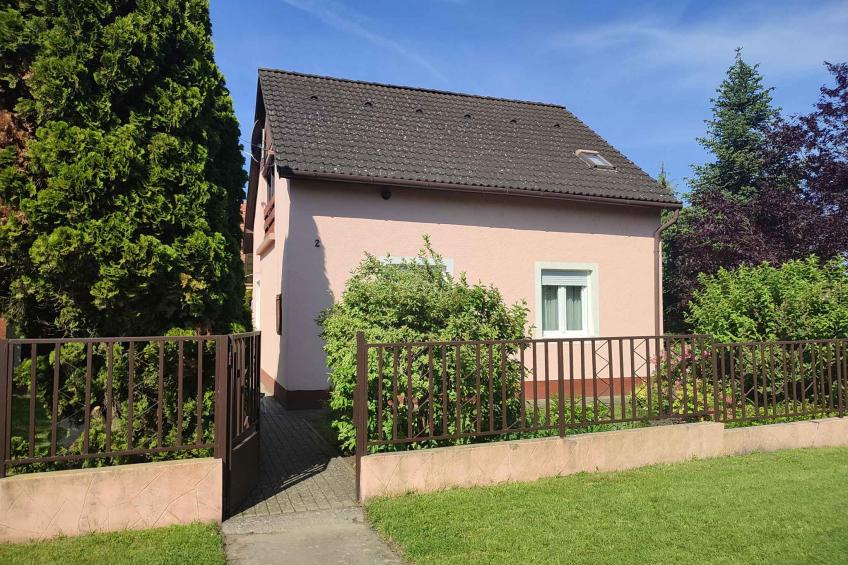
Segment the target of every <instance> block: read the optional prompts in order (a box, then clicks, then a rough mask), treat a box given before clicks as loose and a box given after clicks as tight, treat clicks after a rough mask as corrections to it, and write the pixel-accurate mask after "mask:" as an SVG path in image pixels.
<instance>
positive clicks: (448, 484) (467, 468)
mask: <svg viewBox="0 0 848 565" xmlns="http://www.w3.org/2000/svg"><path fill="white" fill-rule="evenodd" d="M839 445H848V419H840V418H829V419H823V420H810V421H804V422H791V423H785V424H771V425H765V426H753V427H749V428H735V429H729V430H726V429H725V428H724V424H720V423H713V422H700V423H695V424H678V425H669V426H654V427H648V428H637V429H632V430H620V431H614V432H598V433H591V434H578V435H573V436H567V437H565V438H559V437H553V438H544V439H528V440H516V441H503V442H494V443H484V444H476V445H467V446H457V447H441V448H436V449H424V450H419V451H403V452H395V453H380V454H375V455H368V456H366V457H363V458H362V483H361V495H362V500H363V501H364V500H368V499H370V498H374V497H376V496H395V495H400V494H406V493H410V492H433V491H437V490H442V489H446V488H452V487H473V486H485V485H494V484H498V483H505V482H525V481H534V480H536V479H539V478H542V477H554V476H561V475H571V474H574V473H580V472H598V471H621V470H625V469H633V468H636V467H643V466H646V465H654V464H657V463H674V462H679V461H686V460H688V459H696V458H708V457H719V456H722V455H739V454H744V453H751V452H754V451H775V450H778V449H793V448H801V447H828V446H839Z"/></svg>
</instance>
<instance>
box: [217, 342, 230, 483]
mask: <svg viewBox="0 0 848 565" xmlns="http://www.w3.org/2000/svg"><path fill="white" fill-rule="evenodd" d="M229 353H230V340H229V338H228V337H227V336H225V335H217V336H215V449H214V455H215V457H216V458H218V459H226V455H227V445H228V444H229V426H228V425H227V424H228V420H229V413H230V410H229V408H230V406H229V404H230V403H229V389H230V386H229V385H230V383H229V374H228V373H229V371H228V369H229ZM224 463H225V464H224V469H225V472H226V466H227V465H226V461H225V462H224Z"/></svg>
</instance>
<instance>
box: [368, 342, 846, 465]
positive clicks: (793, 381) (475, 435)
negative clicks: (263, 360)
mask: <svg viewBox="0 0 848 565" xmlns="http://www.w3.org/2000/svg"><path fill="white" fill-rule="evenodd" d="M846 349H848V339H833V340H810V341H779V342H762V343H759V342H758V343H718V342H716V341H715V340H714V339H713V338H712V337H711V336H705V335H675V336H628V337H610V338H580V339H520V340H483V341H446V342H435V341H433V342H419V343H367V342H366V340H365V337H364V335H363V334H362V333H359V334H358V335H357V386H356V391H355V398H354V420H355V424H356V429H357V445H356V452H357V456H358V457H361V456H362V455H363V454H365V453H367V452H370V451H379V450H397V449H407V448H420V447H433V446H438V445H451V444H456V443H471V442H475V441H486V440H487V439H498V438H501V439H502V438H504V437H506V438H518V437H528V436H545V435H560V436H564V435H566V434H567V433H569V432H570V431H580V430H582V431H592V430H603V429H616V428H620V427H626V426H628V425H632V426H635V425H640V423H644V422H650V421H656V420H669V421H698V420H712V421H720V422H726V423H732V424H734V425H744V423H745V422H751V421H763V420H774V421H781V420H787V419H802V418H813V417H823V416H830V415H833V416H842V415H843V414H844V412H845V404H846V398H845V392H846V390H845V387H846V381H848V351H846ZM357 467H358V466H357Z"/></svg>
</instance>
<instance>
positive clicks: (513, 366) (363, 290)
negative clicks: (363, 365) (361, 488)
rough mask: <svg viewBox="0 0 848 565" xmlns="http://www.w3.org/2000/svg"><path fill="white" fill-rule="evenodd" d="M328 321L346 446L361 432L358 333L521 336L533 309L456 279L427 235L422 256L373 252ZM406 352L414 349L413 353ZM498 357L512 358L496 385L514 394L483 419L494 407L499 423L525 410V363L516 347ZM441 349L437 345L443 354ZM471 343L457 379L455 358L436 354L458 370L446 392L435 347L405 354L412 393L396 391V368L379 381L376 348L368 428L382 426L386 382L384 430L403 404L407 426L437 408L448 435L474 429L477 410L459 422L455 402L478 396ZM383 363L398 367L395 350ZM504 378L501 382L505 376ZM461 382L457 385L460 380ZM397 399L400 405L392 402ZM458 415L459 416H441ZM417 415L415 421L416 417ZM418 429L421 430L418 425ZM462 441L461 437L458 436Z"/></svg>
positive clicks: (324, 328)
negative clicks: (436, 381)
mask: <svg viewBox="0 0 848 565" xmlns="http://www.w3.org/2000/svg"><path fill="white" fill-rule="evenodd" d="M317 322H318V324H319V325H320V326H321V336H322V338H323V339H324V343H325V346H324V348H325V351H326V352H327V364H328V366H329V368H330V382H331V384H332V390H331V392H330V409H331V411H332V415H333V427H334V428H335V429H336V430H337V432H338V435H339V443H340V445H341V447H342V448H343V449H347V450H350V449H353V447H354V446H355V439H356V433H355V429H354V427H353V423H352V412H353V390H354V386H355V383H356V332H357V331H360V330H361V331H364V332H365V336H366V339H367V340H368V341H369V342H372V343H373V342H384V343H385V342H409V341H430V340H436V341H447V340H482V339H512V340H514V339H521V338H523V337H524V331H525V328H526V326H527V307H526V305H525V304H524V303H519V304H514V305H511V306H507V305H506V304H505V303H504V300H503V297H502V296H501V293H500V292H499V291H498V290H497V289H496V288H495V287H493V286H491V285H485V284H480V283H478V284H469V282H468V280H467V279H466V276H465V274H462V275H460V276H459V277H458V278H456V279H454V278H452V277H450V276H447V275H446V274H445V264H444V261H443V260H442V257H441V256H440V255H439V254H438V253H436V252H435V251H433V249H432V247H431V245H430V242H429V240H428V238H427V237H425V238H424V246H423V248H422V249H421V251H420V252H419V254H418V258H417V260H414V261H402V262H401V263H400V264H387V263H386V262H384V261H381V260H379V259H377V258H376V257H373V256H371V255H366V257H365V259H364V260H363V261H362V262H361V263H360V264H359V266H358V267H357V268H356V269H355V270H354V271H353V274H352V276H351V278H350V280H349V281H348V282H347V287H346V289H345V291H344V293H343V294H342V296H341V300H340V301H339V302H338V303H337V304H334V305H333V306H331V307H330V308H328V309H326V310H325V311H324V312H322V313H321V315H320V316H319V318H318V320H317ZM406 353H408V354H409V355H408V356H407V355H406ZM495 353H496V357H495V358H496V359H500V358H501V357H500V356H501V353H503V355H504V358H507V357H509V360H507V361H505V370H504V371H495V373H496V375H493V378H494V390H498V391H500V390H501V385H502V384H503V387H504V390H505V391H506V396H507V398H508V400H507V402H506V405H507V412H508V413H507V414H502V413H501V412H502V407H503V404H502V403H501V402H500V399H498V400H499V401H498V402H492V403H491V405H490V403H487V402H481V403H480V406H481V407H480V410H481V411H482V412H481V414H479V416H480V418H481V419H482V420H483V421H488V419H489V416H490V413H491V415H492V416H493V417H495V416H496V418H497V421H498V422H501V421H503V420H506V421H510V422H511V421H514V420H515V419H516V417H517V414H518V409H519V405H520V401H519V400H518V394H517V391H518V387H520V386H521V376H520V375H521V368H520V365H519V364H518V363H517V362H516V361H515V360H514V358H513V357H512V354H513V353H514V351H512V350H511V349H510V347H505V348H504V351H503V352H501V351H500V350H498V351H496V352H495ZM438 354H439V351H438V350H436V355H438ZM474 354H475V352H474V351H472V349H471V348H467V347H466V348H462V350H461V352H460V367H461V368H460V376H459V378H458V379H456V377H455V374H456V370H455V369H456V367H455V365H456V357H455V355H453V354H448V355H445V357H444V359H437V360H436V363H437V366H439V367H441V363H442V362H444V367H445V368H446V370H447V373H448V374H450V375H453V376H454V377H452V378H453V380H451V381H450V382H451V385H450V386H449V387H445V389H444V390H439V389H437V390H434V391H432V392H433V394H432V395H431V394H430V391H431V389H429V388H428V385H429V382H428V381H427V373H428V371H427V368H428V363H429V359H428V350H427V349H426V348H413V349H412V350H410V351H409V352H405V355H404V358H403V359H402V364H403V365H402V366H403V371H404V374H406V367H407V363H410V366H411V369H412V370H411V371H410V374H412V375H413V376H412V377H411V383H407V384H411V388H412V395H408V394H407V392H408V389H407V388H406V387H404V390H403V391H401V392H400V393H399V394H397V395H395V396H393V397H391V396H388V394H389V391H390V390H391V380H390V376H391V371H385V372H384V374H383V376H382V380H381V382H380V384H379V385H378V384H377V383H378V374H377V369H376V366H377V363H376V362H375V360H376V351H373V350H372V359H371V362H370V363H369V375H368V380H369V401H370V407H369V408H370V409H369V418H370V419H369V423H368V425H369V433H370V434H371V436H370V437H373V436H374V434H375V433H376V431H377V429H378V422H376V419H375V418H376V417H375V405H376V398H377V387H378V386H381V387H382V389H381V390H382V395H381V396H382V398H383V399H384V401H385V405H384V406H385V407H386V410H385V411H384V414H383V415H384V417H383V421H382V422H380V423H379V426H380V427H381V428H382V430H383V432H385V433H389V434H390V433H391V426H392V422H391V416H392V411H391V410H390V409H388V407H389V406H390V405H393V406H394V408H395V409H396V410H397V417H398V419H399V423H400V426H399V427H400V428H401V429H402V430H406V429H407V425H413V424H414V425H415V426H418V425H420V422H419V419H420V418H421V417H422V414H423V413H424V412H423V411H422V408H424V407H426V412H427V414H429V410H430V408H431V407H432V410H433V413H434V420H435V421H437V422H440V423H441V422H445V426H446V427H445V428H443V429H441V430H440V431H442V432H444V433H456V432H457V431H470V427H468V426H472V425H473V423H472V420H473V421H475V422H476V419H477V416H478V415H477V413H472V411H471V410H466V411H464V413H463V419H462V420H461V421H460V422H459V428H458V427H457V423H456V421H455V419H454V417H453V411H452V407H455V406H456V403H457V399H459V401H460V402H462V403H466V402H468V401H469V400H470V399H472V398H474V394H475V380H474V379H475V374H474V372H473V371H472V370H471V367H472V365H473V363H474ZM383 362H384V364H385V366H386V367H392V365H391V364H392V363H393V362H394V359H393V358H392V355H391V354H390V352H389V351H384V359H383ZM502 378H503V379H504V381H501V380H500V379H502ZM457 382H458V383H459V386H455V385H456V383H457ZM409 398H414V399H416V404H415V405H414V406H412V410H409V408H410V407H409V406H408V405H407V403H406V402H404V400H405V399H409ZM392 403H394V404H392ZM446 414H451V415H452V417H450V418H447V417H445V419H444V420H442V416H443V415H444V416H446ZM410 419H413V420H414V421H413V422H410ZM416 429H418V428H416ZM455 443H461V441H457V442H455Z"/></svg>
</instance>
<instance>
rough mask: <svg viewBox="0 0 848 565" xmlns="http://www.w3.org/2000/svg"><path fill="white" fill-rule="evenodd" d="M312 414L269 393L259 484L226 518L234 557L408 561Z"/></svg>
mask: <svg viewBox="0 0 848 565" xmlns="http://www.w3.org/2000/svg"><path fill="white" fill-rule="evenodd" d="M309 415H310V414H309V413H308V412H305V411H288V410H285V409H283V407H282V406H280V405H279V404H278V403H277V402H276V401H275V400H273V399H272V398H270V397H266V398H263V399H262V406H261V418H262V421H261V426H260V445H261V450H262V451H261V462H260V469H259V471H260V479H259V484H258V485H257V486H256V488H255V489H254V490H253V492H252V493H251V494H250V495H249V496H248V498H247V499H246V501H245V503H244V505H243V507H242V509H241V510H240V511H239V513H238V514H236V515H235V516H233V517H232V518H230V519H229V520H227V521H226V522H224V525H223V532H224V542H225V545H226V551H227V559H228V561H229V562H230V563H238V564H254V563H256V564H258V563H262V564H265V563H268V564H271V563H285V564H287V565H289V564H291V565H300V564H304V565H305V564H313V563H322V564H323V563H345V564H348V563H350V564H366V563H387V564H388V563H390V564H400V563H403V561H402V560H401V559H400V558H398V557H397V555H395V554H394V553H393V552H392V550H391V549H389V547H388V546H387V545H386V543H385V542H384V541H383V540H382V539H381V538H380V537H379V536H378V535H377V534H376V533H374V531H373V530H371V528H370V527H369V526H368V524H367V522H366V521H365V518H364V516H363V513H362V509H361V508H360V507H359V506H358V504H357V503H356V485H355V482H354V481H355V477H354V469H353V463H352V458H343V457H339V456H338V455H337V454H336V453H335V451H334V449H333V448H332V447H331V446H330V445H328V444H327V442H326V441H324V439H323V438H322V437H321V436H320V435H319V434H318V433H317V432H316V431H315V430H314V429H313V428H312V426H310V425H309V423H308V421H307V417H308V416H309Z"/></svg>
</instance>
